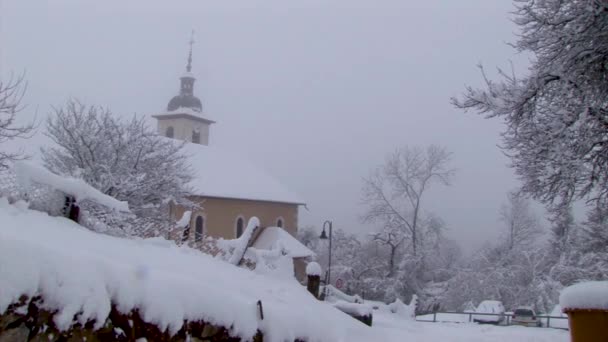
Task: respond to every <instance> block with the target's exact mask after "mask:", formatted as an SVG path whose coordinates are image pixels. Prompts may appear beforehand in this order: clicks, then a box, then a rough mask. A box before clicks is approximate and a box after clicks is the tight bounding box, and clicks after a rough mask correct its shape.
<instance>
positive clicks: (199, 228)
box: [194, 216, 205, 242]
mask: <svg viewBox="0 0 608 342" xmlns="http://www.w3.org/2000/svg"><path fill="white" fill-rule="evenodd" d="M194 227H195V229H194V241H196V242H199V241H201V240H203V231H204V227H205V219H204V218H203V217H202V216H197V217H196V222H195V224H194Z"/></svg>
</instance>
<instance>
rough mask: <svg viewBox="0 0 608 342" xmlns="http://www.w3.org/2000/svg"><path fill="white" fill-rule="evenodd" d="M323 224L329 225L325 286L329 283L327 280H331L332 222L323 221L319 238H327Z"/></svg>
mask: <svg viewBox="0 0 608 342" xmlns="http://www.w3.org/2000/svg"><path fill="white" fill-rule="evenodd" d="M325 226H329V264H328V266H327V272H325V286H327V285H329V281H330V280H331V237H332V222H331V221H330V220H327V221H325V222H323V231H322V232H321V236H319V239H321V240H327V239H328V237H327V234H325Z"/></svg>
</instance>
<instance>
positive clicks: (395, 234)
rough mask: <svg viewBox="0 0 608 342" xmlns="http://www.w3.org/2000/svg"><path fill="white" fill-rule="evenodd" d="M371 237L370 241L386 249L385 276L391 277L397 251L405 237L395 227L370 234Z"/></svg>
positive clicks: (393, 272) (393, 271)
mask: <svg viewBox="0 0 608 342" xmlns="http://www.w3.org/2000/svg"><path fill="white" fill-rule="evenodd" d="M371 236H372V241H374V242H376V243H378V244H380V245H383V246H386V247H388V249H389V256H388V274H387V275H386V276H387V277H392V276H393V275H394V274H395V259H396V257H397V251H398V249H399V247H401V245H402V244H403V242H404V241H405V239H406V238H407V236H406V235H405V234H404V233H403V231H402V230H400V229H399V228H396V227H385V228H384V229H382V230H381V231H380V232H376V233H372V234H371Z"/></svg>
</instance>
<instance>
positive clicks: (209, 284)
mask: <svg viewBox="0 0 608 342" xmlns="http://www.w3.org/2000/svg"><path fill="white" fill-rule="evenodd" d="M0 222H1V224H0V314H1V313H3V312H4V310H6V308H7V306H8V305H9V304H10V303H14V302H16V301H17V299H18V298H19V296H21V295H23V294H25V295H28V296H30V297H31V296H34V295H42V297H43V298H44V300H45V305H46V306H47V307H48V308H49V309H57V310H58V313H57V314H56V316H55V318H54V321H55V323H56V325H57V327H58V328H60V329H67V328H68V327H69V326H70V325H71V324H73V323H74V322H73V319H74V317H75V315H76V314H79V315H78V316H77V317H78V318H77V319H78V320H79V321H81V322H84V321H87V320H95V321H96V322H104V321H105V318H106V317H107V315H108V314H109V311H110V304H111V303H115V304H117V305H118V309H119V310H120V311H123V312H129V311H130V310H132V309H134V308H138V309H139V310H140V312H141V313H142V316H143V319H144V320H145V321H147V322H150V323H155V324H157V325H158V326H159V327H160V328H161V329H165V328H167V329H169V330H170V331H174V332H175V331H177V330H178V329H179V328H180V327H181V325H182V323H183V321H184V320H199V319H202V320H205V321H208V322H211V323H215V324H218V325H223V326H232V333H233V334H236V335H239V336H243V337H245V338H248V337H251V336H252V335H253V334H254V333H255V332H256V331H257V330H258V329H259V330H261V331H263V332H264V334H265V340H268V341H285V340H293V339H294V338H296V337H304V338H306V339H308V340H310V341H328V342H329V341H332V342H333V341H353V342H364V341H365V342H369V341H389V342H390V341H395V342H397V341H399V342H401V341H405V340H415V341H467V342H469V341H513V340H516V341H518V342H522V341H539V342H542V341H554V342H560V341H568V339H569V337H568V332H566V331H561V330H555V329H543V328H524V327H496V326H486V325H477V324H450V323H423V322H416V321H413V320H411V319H408V318H405V317H404V316H403V315H399V314H393V313H390V312H385V311H378V310H377V311H374V324H373V326H372V327H371V328H370V327H367V326H365V325H363V324H362V323H360V322H358V321H356V320H355V319H352V318H351V317H349V316H347V315H346V314H344V313H342V312H340V311H339V310H337V309H336V308H334V307H333V306H332V305H331V303H326V302H320V301H318V300H316V299H315V298H314V297H312V295H310V294H309V293H308V292H307V291H306V289H305V287H303V286H301V285H300V284H298V283H297V282H296V281H295V280H294V279H291V280H290V279H285V278H277V277H271V276H267V275H263V274H257V273H255V272H253V271H250V270H246V269H242V268H238V267H236V266H234V265H231V264H229V263H227V262H224V261H222V260H218V259H215V258H212V257H210V256H208V255H205V254H202V253H201V252H198V251H195V250H192V249H189V248H184V247H178V246H176V245H175V244H173V243H171V242H169V241H166V240H163V239H147V240H129V239H121V238H116V237H112V236H106V235H101V234H98V233H94V232H91V231H89V230H86V229H85V228H82V227H80V226H79V225H77V224H75V223H74V222H72V221H69V220H67V219H64V218H60V217H49V216H48V215H46V214H44V213H41V212H37V211H32V210H29V209H27V206H26V204H25V203H23V202H18V203H16V204H9V203H8V201H7V200H6V199H5V198H0ZM257 300H261V301H262V303H263V305H264V306H263V308H264V319H261V318H260V315H259V313H258V311H257V306H256V302H257Z"/></svg>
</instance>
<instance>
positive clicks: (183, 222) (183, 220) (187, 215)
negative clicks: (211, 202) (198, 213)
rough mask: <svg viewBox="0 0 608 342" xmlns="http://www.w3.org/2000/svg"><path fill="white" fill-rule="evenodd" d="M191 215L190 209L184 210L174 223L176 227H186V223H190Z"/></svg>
mask: <svg viewBox="0 0 608 342" xmlns="http://www.w3.org/2000/svg"><path fill="white" fill-rule="evenodd" d="M191 217H192V212H191V211H190V210H187V211H184V214H183V215H182V218H180V219H179V221H177V223H176V224H175V225H176V226H177V228H186V226H188V224H190V218H191Z"/></svg>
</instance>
